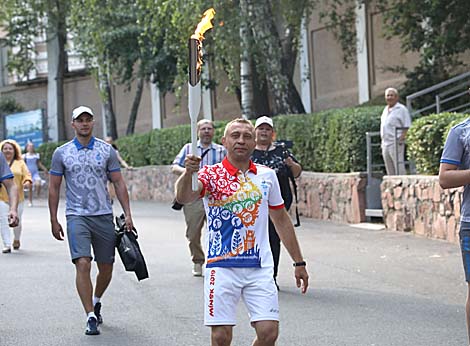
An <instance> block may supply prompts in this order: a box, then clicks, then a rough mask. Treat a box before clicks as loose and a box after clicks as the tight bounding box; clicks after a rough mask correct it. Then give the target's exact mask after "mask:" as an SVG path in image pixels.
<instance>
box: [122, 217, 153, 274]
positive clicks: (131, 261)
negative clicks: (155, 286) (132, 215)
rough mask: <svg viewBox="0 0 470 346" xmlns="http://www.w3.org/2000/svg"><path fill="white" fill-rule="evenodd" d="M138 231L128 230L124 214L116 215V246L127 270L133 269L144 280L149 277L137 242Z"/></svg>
mask: <svg viewBox="0 0 470 346" xmlns="http://www.w3.org/2000/svg"><path fill="white" fill-rule="evenodd" d="M137 238H138V236H137V231H136V229H133V230H132V231H131V232H127V230H126V223H125V217H124V214H121V216H120V217H117V216H116V247H117V250H118V253H119V257H121V261H122V263H123V264H124V268H125V269H126V271H131V272H132V271H133V272H135V275H136V276H137V279H138V280H139V281H140V280H143V279H147V278H148V277H149V274H148V271H147V265H146V264H145V260H144V256H143V255H142V251H141V250H140V246H139V243H138V242H137Z"/></svg>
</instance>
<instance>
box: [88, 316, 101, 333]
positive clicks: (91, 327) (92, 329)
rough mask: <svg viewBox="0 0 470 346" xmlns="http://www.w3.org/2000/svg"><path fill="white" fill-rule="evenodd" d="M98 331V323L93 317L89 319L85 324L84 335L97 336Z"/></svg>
mask: <svg viewBox="0 0 470 346" xmlns="http://www.w3.org/2000/svg"><path fill="white" fill-rule="evenodd" d="M99 333H100V330H99V329H98V321H97V320H96V318H94V317H90V318H89V319H88V321H87V322H86V329H85V334H86V335H98V334H99Z"/></svg>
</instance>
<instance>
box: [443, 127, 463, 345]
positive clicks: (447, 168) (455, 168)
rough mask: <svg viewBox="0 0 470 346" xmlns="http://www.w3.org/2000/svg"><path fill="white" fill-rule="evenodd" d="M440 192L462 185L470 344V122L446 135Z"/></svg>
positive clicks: (461, 230)
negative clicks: (441, 189)
mask: <svg viewBox="0 0 470 346" xmlns="http://www.w3.org/2000/svg"><path fill="white" fill-rule="evenodd" d="M439 184H440V185H441V187H442V188H443V189H450V188H455V187H460V186H463V187H464V190H463V198H462V203H461V205H460V232H459V236H460V249H461V252H462V260H463V266H464V271H465V281H466V282H467V304H466V307H465V312H466V316H467V333H468V338H469V344H470V119H467V120H465V121H464V122H462V123H460V124H458V125H456V126H454V127H453V128H452V129H451V130H450V132H449V135H448V136H447V140H446V143H445V145H444V150H443V152H442V156H441V165H440V167H439Z"/></svg>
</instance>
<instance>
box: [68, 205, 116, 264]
mask: <svg viewBox="0 0 470 346" xmlns="http://www.w3.org/2000/svg"><path fill="white" fill-rule="evenodd" d="M67 238H68V241H69V248H70V255H71V257H72V262H75V260H76V259H78V258H80V257H90V258H92V255H91V247H93V254H94V255H95V261H96V262H98V263H114V249H115V246H116V234H115V232H114V223H113V215H112V214H107V215H97V216H78V215H67Z"/></svg>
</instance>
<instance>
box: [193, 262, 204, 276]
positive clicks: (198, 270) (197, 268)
mask: <svg viewBox="0 0 470 346" xmlns="http://www.w3.org/2000/svg"><path fill="white" fill-rule="evenodd" d="M193 276H202V264H201V263H194V267H193Z"/></svg>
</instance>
